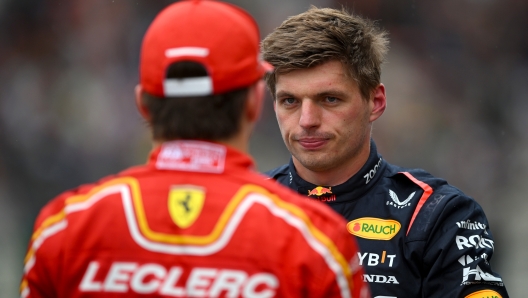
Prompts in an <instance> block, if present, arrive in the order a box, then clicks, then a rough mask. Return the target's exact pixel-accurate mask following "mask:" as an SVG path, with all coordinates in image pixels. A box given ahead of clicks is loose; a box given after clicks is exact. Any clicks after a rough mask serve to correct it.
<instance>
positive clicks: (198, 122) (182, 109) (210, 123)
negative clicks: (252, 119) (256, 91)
mask: <svg viewBox="0 0 528 298" xmlns="http://www.w3.org/2000/svg"><path fill="white" fill-rule="evenodd" d="M206 75H207V71H206V70H205V68H204V67H203V66H202V65H201V64H199V63H195V62H190V61H183V62H178V63H175V64H173V65H171V66H170V67H169V70H168V72H167V77H168V78H189V77H201V76H206ZM247 94H248V88H242V89H238V90H234V91H230V92H227V93H224V94H218V95H209V96H197V97H157V96H154V95H152V94H148V93H143V96H142V99H141V100H142V102H143V105H144V106H145V107H146V109H147V110H148V112H149V115H150V119H149V121H148V122H149V125H150V126H151V129H152V134H153V139H154V140H156V141H170V140H177V139H189V140H207V141H221V140H226V139H228V138H230V137H232V136H233V135H235V134H236V133H237V132H238V131H239V130H240V125H241V119H242V113H243V111H244V106H245V103H246V98H247Z"/></svg>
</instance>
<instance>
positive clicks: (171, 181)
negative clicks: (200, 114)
mask: <svg viewBox="0 0 528 298" xmlns="http://www.w3.org/2000/svg"><path fill="white" fill-rule="evenodd" d="M222 150H224V152H225V155H224V156H223V157H222V154H221V152H222ZM160 152H161V153H160ZM218 152H220V153H218ZM189 154H191V155H189ZM161 155H163V160H164V161H167V159H170V158H172V159H173V160H172V162H171V163H169V165H170V167H173V166H176V167H181V166H182V164H183V166H184V167H188V168H189V169H191V168H192V169H193V170H186V171H182V170H175V169H159V164H158V163H157V162H158V160H160V159H161ZM218 157H221V158H223V160H219V159H218ZM218 162H221V163H222V162H223V165H224V166H223V170H222V172H221V173H210V172H208V171H210V170H211V167H207V166H204V165H208V164H218ZM252 166H253V162H252V160H251V159H250V158H249V157H248V156H246V155H244V154H242V153H240V152H237V151H235V150H233V149H230V148H227V147H224V146H222V145H218V144H213V143H206V142H170V143H165V144H163V147H161V148H157V149H155V150H153V152H152V153H151V157H150V159H149V162H148V163H147V165H144V166H139V167H134V168H131V169H128V170H126V171H124V172H122V173H120V174H118V175H116V176H112V177H107V178H105V179H103V180H101V181H100V182H98V183H95V184H93V185H85V186H81V187H79V188H77V189H75V190H72V191H68V192H65V193H64V194H62V195H60V196H58V197H57V198H55V199H54V200H52V201H51V202H50V203H49V204H48V205H47V206H45V207H44V208H43V210H42V211H41V213H40V215H39V216H38V218H37V220H36V223H35V230H34V234H33V237H32V239H31V241H30V243H29V250H28V255H27V257H26V261H25V274H24V276H23V280H22V285H21V293H22V296H25V297H103V296H104V297H123V296H126V297H139V296H144V295H150V296H157V297H190V296H195V297H212V296H219V297H223V296H227V295H229V296H236V297H261V296H260V295H262V297H263V296H266V294H268V295H267V296H270V295H271V296H274V297H341V296H345V297H346V296H348V297H369V296H368V295H369V294H368V288H367V285H366V284H365V283H363V281H362V273H363V271H362V269H361V268H360V267H359V265H357V264H358V262H357V246H356V244H355V241H354V240H353V238H351V236H350V235H349V234H348V233H347V231H346V228H345V221H344V220H343V219H342V218H341V217H340V216H338V215H337V214H336V213H334V212H333V211H332V210H331V209H329V208H328V207H327V206H325V205H324V204H322V203H320V202H316V201H311V200H308V199H306V198H303V197H300V196H298V195H297V194H295V193H293V192H292V191H290V190H289V189H286V188H284V187H282V186H280V185H279V184H277V183H276V182H274V181H272V180H266V179H265V177H263V176H261V175H260V174H258V173H255V172H253V171H252V170H251V168H252ZM166 167H167V164H165V168H166ZM193 191H195V192H193ZM190 193H192V194H193V195H189V197H186V196H181V195H182V194H183V195H188V194H190ZM201 193H203V194H204V197H203V198H204V200H203V205H202V207H201V209H200V208H199V207H197V206H198V205H199V204H198V205H196V204H195V203H196V202H198V201H200V194H201ZM171 198H172V199H171ZM174 198H176V199H174ZM171 204H172V205H171ZM170 206H172V207H170ZM171 208H172V209H171ZM170 210H173V211H174V210H177V211H178V210H179V211H178V212H183V213H179V215H178V214H176V216H175V214H172V213H171V211H170ZM188 210H193V211H189V212H188ZM196 210H198V211H196ZM193 212H194V213H193ZM189 214H195V215H196V220H195V221H194V222H191V223H190V224H189V223H188V222H187V223H182V222H180V220H181V219H182V218H185V217H186V216H188V215H189ZM178 216H179V217H178ZM174 217H178V218H177V219H174ZM186 224H189V225H188V226H185V225H186ZM350 264H351V265H350ZM336 277H339V278H338V280H340V282H341V286H339V285H338V282H336ZM361 291H363V296H361V295H360V292H361Z"/></svg>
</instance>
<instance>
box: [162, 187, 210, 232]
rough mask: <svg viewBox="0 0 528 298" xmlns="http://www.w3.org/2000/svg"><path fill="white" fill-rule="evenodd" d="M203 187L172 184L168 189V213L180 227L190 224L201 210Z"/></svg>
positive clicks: (203, 195) (203, 199)
mask: <svg viewBox="0 0 528 298" xmlns="http://www.w3.org/2000/svg"><path fill="white" fill-rule="evenodd" d="M204 201H205V189H204V188H203V187H200V186H195V185H174V186H172V187H171V189H170V191H169V200H168V207H169V214H170V216H171V218H172V220H173V221H174V223H175V224H176V225H177V226H179V227H180V228H182V229H185V228H187V227H189V226H191V225H192V224H193V223H194V222H195V221H196V219H197V218H198V216H199V215H200V212H201V211H202V207H203V204H204Z"/></svg>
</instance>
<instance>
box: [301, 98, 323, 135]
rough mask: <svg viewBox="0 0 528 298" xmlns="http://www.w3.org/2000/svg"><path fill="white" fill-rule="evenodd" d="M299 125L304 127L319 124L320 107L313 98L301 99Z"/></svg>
mask: <svg viewBox="0 0 528 298" xmlns="http://www.w3.org/2000/svg"><path fill="white" fill-rule="evenodd" d="M299 125H300V126H301V127H302V128H304V129H310V128H314V127H318V126H319V125H321V108H320V107H319V106H318V105H317V103H316V102H314V101H313V100H309V99H305V100H303V101H302V103H301V117H300V119H299Z"/></svg>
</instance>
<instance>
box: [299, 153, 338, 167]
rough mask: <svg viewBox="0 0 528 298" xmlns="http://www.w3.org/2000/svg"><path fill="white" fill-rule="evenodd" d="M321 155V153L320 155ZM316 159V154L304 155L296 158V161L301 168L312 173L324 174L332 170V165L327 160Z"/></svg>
mask: <svg viewBox="0 0 528 298" xmlns="http://www.w3.org/2000/svg"><path fill="white" fill-rule="evenodd" d="M319 155H321V153H319ZM318 157H319V158H316V156H315V154H302V155H298V156H295V159H296V160H297V162H298V163H299V164H301V166H303V167H304V168H306V169H308V170H310V171H312V172H323V171H327V170H328V169H331V168H332V164H331V163H330V162H329V160H328V159H327V158H321V156H318Z"/></svg>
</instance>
